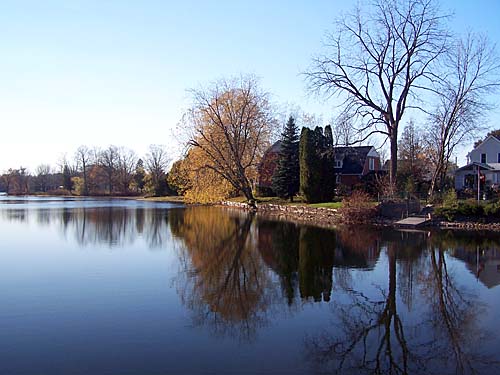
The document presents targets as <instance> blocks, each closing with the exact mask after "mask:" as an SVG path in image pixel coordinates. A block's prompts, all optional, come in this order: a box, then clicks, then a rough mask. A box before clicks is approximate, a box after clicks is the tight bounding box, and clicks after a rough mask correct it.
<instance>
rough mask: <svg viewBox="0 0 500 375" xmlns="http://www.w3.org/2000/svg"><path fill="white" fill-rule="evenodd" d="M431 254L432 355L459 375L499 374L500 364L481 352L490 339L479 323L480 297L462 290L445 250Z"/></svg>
mask: <svg viewBox="0 0 500 375" xmlns="http://www.w3.org/2000/svg"><path fill="white" fill-rule="evenodd" d="M429 253H430V254H429V260H428V263H429V264H428V267H427V269H428V271H427V272H426V273H424V274H423V276H422V281H423V288H422V294H423V295H424V296H425V297H426V299H427V301H428V302H429V305H430V307H431V309H430V313H429V320H428V323H429V325H430V326H431V327H432V332H433V334H434V337H433V342H434V344H433V347H432V352H433V353H434V355H435V356H436V357H437V358H438V359H440V360H442V361H443V362H444V363H445V365H446V366H447V367H449V368H450V369H454V373H455V374H482V373H485V372H484V371H487V372H489V373H491V372H492V371H493V372H495V371H494V366H498V365H499V362H498V361H494V360H492V358H491V356H489V355H488V354H486V353H481V352H480V351H481V346H482V345H481V343H482V342H484V341H485V340H486V337H485V334H484V332H482V331H481V330H480V329H479V328H478V326H477V322H478V319H479V315H480V313H481V312H482V311H483V310H484V306H483V305H482V304H481V303H479V302H478V301H477V296H475V295H473V294H471V293H469V292H467V290H464V289H463V288H459V287H458V285H457V282H456V281H455V279H454V277H453V274H452V273H451V272H450V270H449V269H448V265H447V262H446V255H445V252H444V250H443V249H442V248H433V249H431V250H430V251H429ZM498 370H500V368H498V367H497V371H498Z"/></svg>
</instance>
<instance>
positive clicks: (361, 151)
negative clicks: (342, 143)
mask: <svg viewBox="0 0 500 375" xmlns="http://www.w3.org/2000/svg"><path fill="white" fill-rule="evenodd" d="M333 152H334V154H335V166H334V168H335V174H336V175H337V177H336V178H337V185H338V186H339V187H340V186H343V187H345V188H348V189H352V188H353V187H354V186H355V185H358V184H360V183H362V182H363V181H364V179H365V178H366V177H367V176H369V175H375V173H377V172H379V171H380V170H381V169H382V166H381V163H380V155H379V153H378V152H377V150H375V147H373V146H357V147H350V146H347V147H334V148H333Z"/></svg>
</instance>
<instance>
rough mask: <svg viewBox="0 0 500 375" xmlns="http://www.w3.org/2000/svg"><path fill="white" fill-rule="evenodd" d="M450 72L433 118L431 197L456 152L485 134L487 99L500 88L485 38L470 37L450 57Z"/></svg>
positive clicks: (440, 83)
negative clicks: (461, 146)
mask: <svg viewBox="0 0 500 375" xmlns="http://www.w3.org/2000/svg"><path fill="white" fill-rule="evenodd" d="M445 68H446V71H447V72H448V74H446V75H443V76H442V78H441V79H440V80H439V81H438V87H437V89H436V92H437V93H439V100H438V104H437V105H436V107H435V109H434V111H433V113H432V114H431V116H430V124H429V126H428V128H427V132H426V133H427V134H426V140H427V148H428V152H429V156H430V159H431V163H432V165H433V170H434V172H433V176H432V182H431V187H430V189H429V195H431V196H432V195H433V194H434V191H435V190H436V189H439V188H441V187H442V186H443V184H444V182H445V178H446V173H447V171H448V165H449V160H450V159H451V157H452V155H453V152H454V150H455V148H456V147H457V146H458V145H460V144H461V143H463V142H465V141H471V140H473V139H474V137H476V136H477V135H478V132H480V131H483V130H485V123H486V122H485V115H486V113H487V111H488V110H489V109H491V107H492V105H491V104H490V103H489V102H488V101H487V100H486V99H487V96H488V95H489V94H491V93H492V92H494V91H496V90H497V89H498V88H499V87H500V64H499V63H498V59H497V56H496V53H495V50H494V48H493V47H491V45H490V44H489V42H488V40H487V39H486V38H485V37H483V36H477V35H473V34H469V35H467V37H466V38H465V40H462V41H458V42H457V43H456V45H455V46H454V48H451V49H450V52H449V54H447V60H446V66H445Z"/></svg>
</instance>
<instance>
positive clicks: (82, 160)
mask: <svg viewBox="0 0 500 375" xmlns="http://www.w3.org/2000/svg"><path fill="white" fill-rule="evenodd" d="M92 161H93V152H92V151H91V149H89V148H88V147H87V146H80V147H78V149H77V150H76V153H75V163H76V168H77V170H80V171H81V172H82V176H83V195H89V181H88V175H87V172H88V168H89V166H90V164H91V163H92Z"/></svg>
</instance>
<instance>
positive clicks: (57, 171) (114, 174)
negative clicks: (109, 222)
mask: <svg viewBox="0 0 500 375" xmlns="http://www.w3.org/2000/svg"><path fill="white" fill-rule="evenodd" d="M169 162H170V159H169V156H168V152H167V149H166V148H165V146H161V145H150V147H149V152H148V153H147V154H146V155H144V156H143V157H142V158H141V157H139V156H138V155H137V154H136V153H135V152H134V151H133V150H131V149H128V148H125V147H118V146H114V145H111V146H109V147H107V148H106V149H99V148H97V147H88V146H80V147H78V149H77V150H76V151H75V153H74V155H73V158H71V159H68V158H66V157H64V158H63V160H61V162H60V164H59V166H58V167H52V166H50V165H49V164H40V165H39V166H38V167H37V168H36V169H35V171H34V172H33V173H31V172H30V171H28V170H27V169H26V168H24V167H20V168H17V169H15V168H10V169H8V170H7V171H6V172H4V173H3V174H2V175H1V176H0V191H5V192H7V193H8V194H23V195H25V194H32V193H47V194H68V195H71V194H73V195H82V196H87V195H93V196H99V195H122V196H125V195H139V194H141V195H142V194H146V195H154V196H160V195H166V194H168V193H170V192H171V190H170V189H169V187H168V183H167V167H168V164H169Z"/></svg>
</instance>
